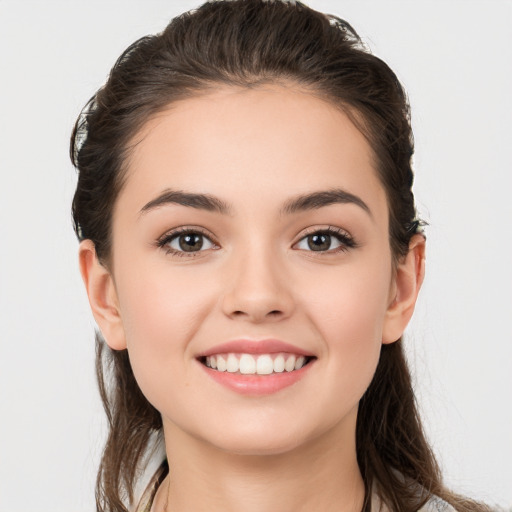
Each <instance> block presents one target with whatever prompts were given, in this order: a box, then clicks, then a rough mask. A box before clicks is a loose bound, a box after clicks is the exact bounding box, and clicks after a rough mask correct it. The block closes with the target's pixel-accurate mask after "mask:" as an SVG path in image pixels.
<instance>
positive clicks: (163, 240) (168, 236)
mask: <svg viewBox="0 0 512 512" xmlns="http://www.w3.org/2000/svg"><path fill="white" fill-rule="evenodd" d="M182 235H201V236H203V237H204V238H206V239H207V240H208V241H209V242H210V243H211V244H212V245H213V246H214V247H215V248H218V247H219V246H218V244H217V243H216V242H215V241H214V240H213V237H212V236H211V235H210V234H209V233H207V232H206V231H205V230H203V229H201V228H177V229H174V230H173V231H170V232H167V233H165V235H163V236H161V237H160V238H159V239H158V240H157V242H156V245H157V247H159V248H161V249H164V250H165V252H166V254H171V255H173V256H179V257H185V258H194V257H197V256H199V255H200V253H201V252H204V251H190V252H187V251H178V250H176V249H173V248H172V247H170V245H169V244H170V243H171V242H172V241H174V240H175V239H177V238H179V237H180V236H182Z"/></svg>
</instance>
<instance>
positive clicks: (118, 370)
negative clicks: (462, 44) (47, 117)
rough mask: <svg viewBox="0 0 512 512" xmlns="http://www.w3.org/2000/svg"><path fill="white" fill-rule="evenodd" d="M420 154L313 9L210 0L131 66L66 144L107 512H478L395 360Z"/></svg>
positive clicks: (345, 29)
mask: <svg viewBox="0 0 512 512" xmlns="http://www.w3.org/2000/svg"><path fill="white" fill-rule="evenodd" d="M412 154H413V143H412V133H411V128H410V122H409V108H408V105H407V101H406V98H405V93H404V91H403V89H402V87H401V85H400V83H399V82H398V80H397V78H396V76H395V75H394V73H393V72H392V71H391V70H390V69H389V67H388V66H387V65H386V64H385V63H384V62H382V61H381V60H379V59H378V58H376V57H374V56H373V55H371V54H369V53H368V52H367V51H366V50H365V49H364V48H363V46H362V44H361V42H360V40H359V38H358V36H357V34H356V32H355V31H354V30H353V29H352V28H351V27H350V25H348V24H347V23H346V22H344V21H342V20H340V19H338V18H334V17H332V16H326V15H323V14H321V13H318V12H315V11H313V10H312V9H309V8H307V7H306V6H304V5H302V4H300V3H298V2H281V1H273V2H270V1H262V0H243V1H220V2H213V3H207V4H205V5H203V6H202V7H201V8H199V9H198V10H196V11H194V12H192V13H186V14H184V15H182V16H181V17H179V18H176V19H174V20H173V21H172V22H171V24H170V25H169V26H168V27H167V28H166V30H165V31H164V32H163V33H162V34H159V35H157V36H149V37H145V38H142V39H141V40H139V41H137V42H135V43H134V44H133V45H132V46H131V47H129V48H128V49H127V50H126V51H125V52H124V53H123V55H122V56H121V57H120V58H119V60H118V62H117V63H116V65H115V66H114V68H113V69H112V72H111V74H110V77H109V79H108V81H107V83H106V85H105V86H104V87H103V88H101V89H100V90H99V91H98V92H97V93H96V95H95V96H94V97H93V98H92V99H91V100H90V101H89V103H88V104H87V105H86V107H85V108H84V111H83V113H82V115H81V116H80V118H79V119H78V121H77V124H76V126H75V130H74V133H73V136H72V141H71V156H72V160H73V163H74V165H75V166H76V167H77V169H78V171H79V180H78V185H77V190H76V194H75V197H74V201H73V215H74V221H75V227H76V232H77V236H78V237H79V240H80V241H81V243H80V265H81V272H82V276H83V279H84V282H85V285H86V288H87V293H88V296H89V300H90V303H91V308H92V311H93V314H94V316H95V319H96V321H97V324H98V326H99V329H100V331H101V334H100V333H99V332H98V334H97V354H98V356H97V369H98V377H99V382H100V389H101V394H102V398H103V401H104V404H105V409H106V412H107V415H108V419H109V425H110V432H109V437H108V440H107V444H106V447H105V451H104V456H103V459H102V463H101V467H100V471H99V474H98V481H97V505H98V510H101V511H114V510H115V511H125V510H127V509H131V510H139V511H142V510H144V511H149V510H151V511H153V512H161V511H168V512H170V511H172V512H183V511H202V510H205V511H206V510H208V511H217V510H223V511H234V510H244V511H248V512H252V511H258V512H264V511H275V510H279V511H297V510H302V511H320V510H321V511H323V512H330V511H333V512H334V511H361V510H364V511H368V510H372V511H373V510H390V511H411V512H412V511H418V510H424V511H436V510H439V511H440V510H459V511H478V510H486V509H485V507H483V506H481V505H478V504H476V503H473V502H471V501H469V500H466V499H463V498H461V497H459V496H456V495H454V494H453V493H451V492H450V491H449V490H447V489H446V488H445V487H444V486H443V484H442V481H441V477H440V474H439V470H438V467H437V464H436V461H435V460H434V457H433V454H432V452H431V450H430V447H429V446H428V443H427V442H426V440H425V436H424V434H423V430H422V426H421V422H420V419H419V417H418V413H417V410H416V406H415V400H414V393H413V390H412V386H411V379H410V376H409V372H408V369H407V365H406V362H405V359H404V355H403V349H402V344H401V336H402V334H403V332H404V329H405V327H406V325H407V323H408V321H409V320H410V318H411V315H412V313H413V310H414V305H415V302H416V298H417V295H418V292H419V289H420V287H421V283H422V280H423V275H424V250H425V238H424V236H423V234H422V232H421V222H420V221H419V219H418V218H417V217H416V211H415V206H414V197H413V194H412V191H411V186H412V181H413V175H412V171H411V157H412ZM155 438H156V440H157V441H158V439H159V438H161V439H163V440H164V443H165V455H166V456H165V460H164V461H163V462H162V465H161V467H160V469H159V470H158V471H157V473H156V474H155V476H154V479H153V481H152V483H151V485H149V486H148V488H147V489H146V492H145V493H144V496H143V497H142V499H140V497H139V496H137V493H136V492H135V488H136V484H137V482H138V481H139V479H140V475H141V472H142V471H143V470H144V465H145V462H146V461H147V458H148V457H150V456H151V447H152V446H153V443H154V442H155Z"/></svg>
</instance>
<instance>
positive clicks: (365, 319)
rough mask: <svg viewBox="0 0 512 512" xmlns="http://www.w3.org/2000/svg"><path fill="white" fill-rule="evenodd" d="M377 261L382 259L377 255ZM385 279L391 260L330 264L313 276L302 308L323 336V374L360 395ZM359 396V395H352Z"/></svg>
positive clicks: (378, 329)
mask: <svg viewBox="0 0 512 512" xmlns="http://www.w3.org/2000/svg"><path fill="white" fill-rule="evenodd" d="M381 260H382V258H381ZM390 281H391V261H390V259H389V265H388V262H387V261H379V260H378V259H377V264H374V265H365V264H363V262H361V264H360V265H359V264H358V265H350V266H347V268H346V269H345V268H338V269H332V271H330V274H329V276H326V278H325V279H323V280H322V281H321V282H319V281H318V279H317V280H315V281H313V283H315V284H314V286H311V285H310V286H309V288H308V293H307V295H305V296H304V297H303V301H304V304H305V305H304V308H305V310H306V311H307V312H308V315H309V317H310V319H311V320H312V322H313V323H314V325H315V326H316V327H317V329H318V331H319V333H320V335H321V337H322V338H323V340H324V349H325V351H326V354H325V355H326V356H327V357H325V359H324V360H325V362H326V363H325V364H326V375H329V376H330V378H331V379H333V382H335V383H336V387H337V389H338V390H339V391H342V390H343V392H344V393H346V392H347V391H349V392H353V393H354V397H356V398H357V399H359V398H360V396H361V395H362V393H364V391H365V389H366V387H367V386H368V385H369V383H370V381H371V379H372V377H373V373H374V371H375V368H376V365H377V362H378V359H379V355H380V350H381V345H382V331H383V325H384V319H385V315H386V311H387V304H388V300H389V291H390ZM357 395H359V396H357Z"/></svg>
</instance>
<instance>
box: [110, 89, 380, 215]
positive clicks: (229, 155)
mask: <svg viewBox="0 0 512 512" xmlns="http://www.w3.org/2000/svg"><path fill="white" fill-rule="evenodd" d="M132 147H133V149H132V151H131V153H130V156H129V159H128V162H127V175H126V182H125V184H126V185H125V189H126V190H124V191H123V192H122V193H121V196H128V197H129V199H130V200H131V201H130V202H131V203H132V206H133V207H134V208H136V207H137V204H136V203H137V201H138V206H139V208H140V207H142V204H145V202H147V200H149V199H151V196H155V195H157V194H158V193H161V191H162V190H164V189H165V188H173V189H180V190H186V191H189V190H190V191H193V192H199V193H210V194H214V195H216V196H219V197H222V198H226V200H227V201H228V202H235V203H236V201H237V200H238V199H239V200H243V198H244V196H245V194H246V193H247V192H248V191H250V192H251V193H252V194H253V195H258V196H259V197H261V198H265V200H266V202H267V203H269V202H271V201H273V200H275V202H276V204H277V203H278V202H282V200H283V198H284V196H285V195H287V194H288V195H297V194H303V193H307V192H310V191H311V190H314V189H317V190H324V189H329V188H335V187H342V188H344V189H346V190H348V191H349V192H351V193H354V194H357V195H363V196H365V197H367V199H369V200H371V199H378V200H382V198H384V202H385V197H384V191H383V188H382V186H381V184H380V181H379V179H378V177H377V174H376V171H375V166H374V158H373V151H372V149H371V147H370V146H369V144H368V142H367V140H366V139H365V137H364V136H363V135H362V134H361V133H360V131H359V130H358V129H357V128H356V127H355V126H354V124H353V123H352V122H351V120H350V119H349V118H348V116H347V115H346V114H345V113H344V112H343V111H342V110H341V109H340V108H337V107H336V106H334V105H333V104H331V103H330V102H328V101H326V100H324V99H321V98H320V97H318V96H316V95H314V94H313V93H311V92H308V91H304V90H300V89H298V88H296V87H292V86H286V85H265V86H259V87H257V88H253V89H249V88H239V87H221V88H217V89H215V90H211V91H208V92H206V93H204V94H201V95H198V96H194V97H191V98H188V99H185V100H181V101H178V102H176V103H173V104H172V105H170V106H169V107H168V108H167V109H165V110H163V111H161V112H159V113H158V114H157V115H155V116H154V117H153V118H152V119H151V120H150V121H148V122H147V123H146V125H145V126H144V127H143V128H142V130H140V132H139V133H138V134H137V135H136V137H135V138H134V144H133V146H132ZM371 196H374V197H373V198H372V197H371ZM120 199H121V198H120ZM125 199H126V197H125ZM144 201H145V202H144ZM143 202H144V203H143Z"/></svg>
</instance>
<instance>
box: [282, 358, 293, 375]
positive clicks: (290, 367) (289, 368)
mask: <svg viewBox="0 0 512 512" xmlns="http://www.w3.org/2000/svg"><path fill="white" fill-rule="evenodd" d="M284 369H285V370H286V371H287V372H291V371H293V370H295V356H290V357H288V359H287V360H286V363H285V364H284Z"/></svg>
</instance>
